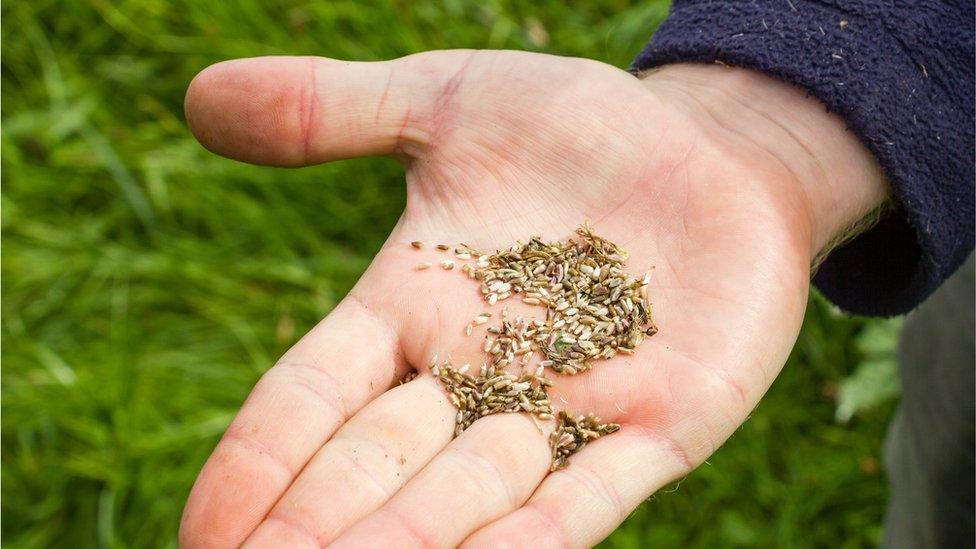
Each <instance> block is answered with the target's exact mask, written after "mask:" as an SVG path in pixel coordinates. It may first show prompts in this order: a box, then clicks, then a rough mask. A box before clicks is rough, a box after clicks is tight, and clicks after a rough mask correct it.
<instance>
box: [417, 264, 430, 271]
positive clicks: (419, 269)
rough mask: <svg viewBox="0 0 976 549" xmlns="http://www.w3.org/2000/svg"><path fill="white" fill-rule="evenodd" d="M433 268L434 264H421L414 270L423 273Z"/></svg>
mask: <svg viewBox="0 0 976 549" xmlns="http://www.w3.org/2000/svg"><path fill="white" fill-rule="evenodd" d="M432 266H433V264H432V263H420V264H418V265H417V266H416V267H414V269H417V270H418V271H422V270H424V269H429V268H431V267H432Z"/></svg>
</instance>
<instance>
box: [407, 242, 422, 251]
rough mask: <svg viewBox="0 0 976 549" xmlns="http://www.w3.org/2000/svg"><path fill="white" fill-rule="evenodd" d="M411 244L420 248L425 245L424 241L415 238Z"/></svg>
mask: <svg viewBox="0 0 976 549" xmlns="http://www.w3.org/2000/svg"><path fill="white" fill-rule="evenodd" d="M410 245H411V246H413V247H414V248H417V249H418V250H419V249H420V248H423V247H424V243H423V242H421V241H419V240H414V241H413V242H411V243H410Z"/></svg>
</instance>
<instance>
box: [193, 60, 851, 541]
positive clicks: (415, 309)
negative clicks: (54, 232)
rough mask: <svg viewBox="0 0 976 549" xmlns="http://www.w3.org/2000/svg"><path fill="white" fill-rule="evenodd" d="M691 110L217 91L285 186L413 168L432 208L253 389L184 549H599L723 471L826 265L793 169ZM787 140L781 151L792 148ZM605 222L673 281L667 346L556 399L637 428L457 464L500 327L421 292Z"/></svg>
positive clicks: (400, 78) (219, 148) (530, 71)
mask: <svg viewBox="0 0 976 549" xmlns="http://www.w3.org/2000/svg"><path fill="white" fill-rule="evenodd" d="M652 79H653V77H652ZM679 88H680V87H679V86H674V85H671V84H670V83H668V82H667V81H665V80H664V79H662V80H661V82H660V83H659V84H657V85H654V84H652V83H651V82H650V81H641V80H638V79H636V78H634V77H633V76H631V75H629V74H627V73H625V72H623V71H620V70H618V69H615V68H612V67H610V66H607V65H603V64H600V63H596V62H593V61H587V60H582V59H569V58H558V57H551V56H543V55H538V54H528V53H518V52H489V51H479V52H473V51H448V52H431V53H426V54H420V55H415V56H410V57H407V58H403V59H400V60H396V61H391V62H385V63H350V62H342V61H335V60H329V59H322V58H260V59H251V60H242V61H234V62H230V63H224V64H219V65H215V66H214V67H211V68H209V69H207V70H206V71H204V72H203V73H201V75H200V76H198V77H197V79H196V80H195V81H194V83H193V84H192V85H191V88H190V91H189V93H188V96H187V115H188V120H189V122H190V125H191V128H192V129H193V131H194V133H195V134H196V135H197V136H198V138H199V139H200V140H201V141H202V142H203V143H204V144H205V145H206V146H207V147H208V148H211V149H212V150H214V151H215V152H218V153H220V154H224V155H227V156H230V157H233V158H238V159H241V160H245V161H250V162H255V163H261V164H275V165H286V166H297V165H305V164H313V163H319V162H325V161H330V160H335V159H339V158H348V157H354V156H366V155H393V156H396V157H398V158H400V159H402V160H403V161H404V163H405V165H406V177H407V182H408V186H407V192H408V200H407V208H406V211H405V212H404V214H403V216H402V218H401V220H400V222H399V224H398V225H397V227H396V228H395V229H394V231H393V233H392V234H391V235H390V238H389V240H388V241H387V243H386V244H385V245H384V247H383V249H382V250H381V251H380V253H379V254H378V255H377V256H376V258H375V260H374V261H373V263H372V265H371V266H370V268H369V269H368V271H367V272H366V273H365V274H364V275H363V277H362V278H361V279H360V281H359V283H358V284H357V285H356V286H355V288H354V289H353V290H352V291H351V292H350V294H349V296H347V297H346V299H344V300H343V301H342V303H340V304H339V305H338V306H337V307H336V309H335V310H334V311H333V312H332V313H331V314H330V315H329V316H328V317H327V318H326V319H325V320H323V321H322V322H321V323H320V324H319V325H318V326H316V327H315V328H313V329H312V331H311V332H310V333H309V334H308V335H306V336H305V337H304V338H303V339H302V340H301V341H299V342H298V343H297V344H296V345H295V346H294V347H293V348H292V349H291V350H289V351H288V352H287V353H286V354H285V356H284V357H282V359H281V360H280V361H279V362H278V363H277V364H276V365H275V366H274V367H273V368H272V369H270V370H269V371H268V372H267V373H266V374H265V376H264V377H263V378H262V379H261V381H260V382H259V383H258V384H257V386H256V387H255V388H254V391H253V392H252V393H251V395H250V397H249V398H248V400H247V402H246V403H245V404H244V407H243V408H242V410H241V411H240V413H239V414H238V416H237V418H236V419H235V420H234V422H233V423H232V425H231V426H230V427H229V428H228V430H227V433H226V434H225V435H224V437H223V439H222V440H221V442H220V444H219V446H218V447H217V449H216V450H215V451H214V453H213V455H212V456H211V458H210V460H209V461H208V462H207V464H206V466H205V467H204V469H203V471H202V472H201V473H200V477H199V478H198V480H197V483H196V485H195V486H194V489H193V492H192V493H191V496H190V500H189V502H188V504H187V507H186V511H185V514H184V519H183V524H182V528H181V541H182V543H184V544H185V545H187V546H231V545H239V544H244V545H248V546H255V547H258V546H303V545H308V546H316V545H325V544H329V545H336V546H385V547H407V546H453V545H459V544H465V545H470V546H488V545H491V546H498V545H501V546H505V545H515V546H523V545H525V546H528V545H535V546H551V545H565V546H578V545H592V544H594V543H596V542H597V541H599V540H600V539H602V538H603V537H605V536H606V535H607V534H608V533H610V532H611V531H612V530H613V528H615V527H616V526H617V525H618V524H619V523H620V522H621V521H623V519H624V518H625V517H626V516H627V515H628V514H629V513H630V511H631V510H633V508H634V507H635V506H637V505H638V504H639V503H640V502H641V501H642V500H643V499H645V498H646V497H648V496H649V495H650V494H651V493H653V492H654V491H655V490H656V489H658V488H659V487H661V486H662V485H664V484H665V483H667V482H669V481H672V480H674V479H676V478H679V477H680V476H682V475H684V474H686V473H688V472H689V471H691V470H692V469H693V468H694V467H695V466H697V465H698V464H700V463H701V462H702V461H703V460H704V459H706V458H707V457H708V456H709V455H710V454H711V453H712V452H713V451H714V450H715V449H716V448H717V447H718V446H719V445H720V444H721V443H722V442H723V441H724V440H725V439H726V438H727V437H728V436H729V435H730V434H731V433H732V432H733V430H734V429H735V428H736V427H737V426H738V425H739V424H740V423H741V422H742V421H744V419H745V418H746V416H747V414H748V413H749V412H750V410H751V409H752V408H753V406H755V404H756V403H757V402H758V400H759V398H760V397H761V395H762V394H763V393H764V392H765V391H766V389H767V388H768V386H769V384H770V383H771V382H772V380H773V379H774V377H775V376H776V374H777V373H778V371H779V369H780V368H781V366H782V364H783V363H784V361H785V359H786V357H787V354H788V353H789V350H790V348H791V347H792V344H793V342H794V340H795V338H796V335H797V332H798V330H799V326H800V322H801V318H802V315H803V310H804V307H805V303H806V296H807V286H808V279H809V265H810V260H811V256H812V254H813V253H815V252H816V251H817V249H818V247H819V246H820V245H823V244H824V242H823V238H821V237H820V236H819V229H818V226H817V224H816V223H815V222H813V221H811V218H812V216H813V213H812V212H811V205H810V201H809V196H808V195H806V194H805V193H804V191H803V185H802V181H800V180H799V179H802V177H801V176H799V175H797V171H796V170H794V169H791V167H790V166H789V165H788V164H786V163H784V162H783V160H782V157H781V156H780V155H777V154H775V151H774V150H773V149H775V147H767V146H765V144H766V142H765V141H764V139H753V138H743V136H742V135H741V133H738V132H736V131H735V129H734V128H731V127H730V126H729V125H727V124H723V123H722V120H723V113H720V112H719V113H716V112H711V111H710V109H709V108H708V105H707V104H705V103H700V102H698V101H696V100H695V99H694V97H693V96H692V95H690V94H688V93H685V91H683V90H682V89H679ZM769 126H770V128H769V129H767V130H764V131H765V132H766V133H764V134H763V135H764V136H765V137H766V138H768V140H769V143H776V142H785V141H788V140H789V139H790V136H789V135H788V132H787V131H786V130H784V129H782V128H779V127H778V126H776V125H774V124H769ZM777 128H779V129H777ZM777 132H781V133H777ZM838 215H840V214H838ZM584 221H588V222H589V223H590V224H591V225H592V226H593V228H594V230H595V231H596V232H597V233H598V234H600V235H601V236H604V237H607V238H609V239H610V240H612V241H614V242H617V243H618V244H621V245H622V246H623V247H624V248H625V249H627V250H628V251H629V252H630V260H629V262H628V268H629V270H630V272H631V274H632V275H634V276H638V277H639V276H641V274H643V272H644V271H646V270H649V269H653V276H652V279H651V283H650V285H649V288H648V296H649V299H650V301H651V303H652V304H653V307H654V314H655V322H656V324H657V325H658V327H659V328H660V332H659V333H658V334H657V335H655V336H654V337H652V338H649V339H648V340H646V341H645V342H644V344H643V345H642V346H640V347H639V348H638V351H637V353H636V354H635V355H633V356H617V357H615V358H613V359H611V360H608V361H601V362H599V363H598V364H597V367H596V368H595V369H594V370H592V371H589V372H586V373H584V374H580V375H577V376H572V377H570V376H557V377H556V379H555V381H556V385H555V387H554V388H553V389H552V391H551V395H552V401H553V403H554V405H555V407H556V408H557V409H568V410H570V411H574V412H588V411H593V412H595V413H596V414H597V415H598V416H600V417H601V418H602V419H603V420H604V421H613V422H617V423H620V424H621V426H622V428H621V430H620V431H619V432H618V433H616V434H613V435H612V436H608V437H606V438H603V439H600V440H598V441H596V442H594V443H592V444H590V445H588V446H587V447H586V448H585V449H584V450H582V451H581V452H580V453H578V454H576V455H575V456H573V458H572V460H571V464H570V465H569V466H568V467H567V468H565V469H562V470H560V471H557V472H555V473H552V474H548V467H549V460H550V453H549V448H548V444H547V441H546V437H545V435H544V434H543V433H542V432H540V430H539V428H538V427H537V425H536V424H535V423H534V422H533V421H532V420H531V419H530V418H529V417H527V416H524V415H521V414H499V415H495V416H489V417H486V418H484V419H482V420H479V421H478V422H476V423H475V424H474V425H473V426H472V427H471V428H470V429H468V430H467V431H465V432H464V433H463V434H462V435H461V436H459V437H458V438H456V439H452V437H453V429H454V414H455V410H454V408H453V406H452V405H451V403H450V401H449V400H448V399H447V398H446V395H445V394H444V391H443V389H442V388H441V387H440V386H438V384H437V382H436V381H435V380H434V379H433V378H432V377H431V376H430V375H429V373H428V372H427V369H426V366H427V365H428V364H429V363H430V361H431V359H432V358H433V357H434V356H435V355H436V356H439V357H441V358H442V359H450V360H451V361H452V362H454V363H455V364H461V363H465V362H470V363H472V364H473V365H478V364H480V363H481V361H482V357H481V349H480V337H476V336H470V337H468V336H465V334H464V329H463V328H464V326H465V325H466V324H467V323H468V322H469V321H470V320H471V318H472V317H474V316H475V315H477V314H478V313H480V312H482V311H485V310H486V307H487V305H486V304H485V303H484V302H483V300H482V299H481V296H480V294H479V292H478V291H477V286H476V285H475V284H473V283H472V282H471V281H470V280H468V279H467V278H465V277H464V276H462V275H460V274H459V273H458V272H457V271H456V270H455V271H445V270H442V269H438V268H435V269H430V270H426V271H421V272H418V271H415V270H413V266H414V265H416V264H417V263H419V262H422V261H431V262H436V261H439V260H441V259H447V256H444V255H438V254H440V252H437V251H436V250H434V249H433V246H432V244H434V243H446V244H451V245H456V244H457V243H458V242H465V243H467V244H470V245H472V246H476V247H478V248H481V249H495V248H499V247H507V246H508V245H510V244H511V243H512V242H514V241H515V240H516V239H523V240H524V239H525V238H527V237H528V236H530V235H533V234H539V235H542V236H543V237H544V238H546V239H565V238H567V237H568V236H570V234H571V233H572V231H573V229H574V228H575V227H577V226H578V225H580V224H581V223H582V222H584ZM414 240H420V241H424V242H426V243H428V246H427V247H425V248H424V249H422V250H420V251H418V250H415V249H413V248H412V247H411V246H410V245H409V242H411V241H414ZM510 307H512V308H513V309H518V306H516V305H511V306H510ZM537 312H538V311H537V310H532V309H528V308H527V309H526V313H527V314H537ZM479 335H480V334H479ZM414 369H417V370H420V372H421V374H422V375H421V376H420V377H418V378H417V379H415V380H413V381H410V382H408V383H406V384H402V385H401V384H400V383H399V380H400V379H402V378H403V376H405V375H406V374H407V373H408V372H409V371H411V370H414Z"/></svg>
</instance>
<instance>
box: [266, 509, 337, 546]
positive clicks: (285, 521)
mask: <svg viewBox="0 0 976 549" xmlns="http://www.w3.org/2000/svg"><path fill="white" fill-rule="evenodd" d="M264 522H265V524H270V523H272V522H277V523H278V524H281V525H282V526H284V527H285V528H288V529H289V530H291V531H293V532H296V533H298V534H299V535H301V536H302V537H304V538H306V539H308V540H309V541H311V542H313V543H314V544H315V545H317V546H319V547H324V545H323V544H322V542H320V541H319V540H318V538H317V537H315V534H314V533H313V532H312V531H311V530H309V529H308V528H307V527H306V526H305V525H304V524H302V523H301V522H296V521H293V520H291V519H289V518H285V516H284V515H279V514H277V513H275V512H273V511H272V514H271V515H268V518H266V519H264Z"/></svg>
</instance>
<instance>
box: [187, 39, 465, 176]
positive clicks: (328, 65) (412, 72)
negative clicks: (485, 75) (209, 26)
mask: <svg viewBox="0 0 976 549" xmlns="http://www.w3.org/2000/svg"><path fill="white" fill-rule="evenodd" d="M471 56H472V52H464V51H442V52H430V53H423V54H418V55H413V56H409V57H404V58H401V59H396V60H393V61H383V62H374V63H360V62H350V61H338V60H334V59H327V58H323V57H257V58H251V59H238V60H234V61H225V62H222V63H217V64H215V65H211V66H210V67H208V68H206V69H205V70H203V71H202V72H201V73H200V74H198V75H197V76H196V77H195V78H194V79H193V81H192V82H191V83H190V86H189V89H188V90H187V93H186V100H185V111H186V119H187V123H188V125H189V127H190V130H191V131H192V132H193V135H194V136H196V138H197V139H198V140H199V141H200V143H202V144H203V146H205V147H206V148H208V149H209V150H211V151H213V152H215V153H217V154H220V155H223V156H227V157H229V158H234V159H236V160H242V161H245V162H252V163H255V164H268V165H275V166H303V165H309V164H316V163H320V162H328V161H330V160H338V159H342V158H352V157H357V156H372V155H385V154H405V155H408V156H414V157H416V156H419V155H420V154H421V153H422V151H423V147H424V145H425V144H426V143H427V141H428V140H429V137H430V135H431V130H430V126H431V121H432V120H435V119H436V117H435V114H436V113H437V111H439V110H440V108H441V107H443V106H444V104H445V103H446V101H445V99H449V98H450V97H451V96H453V95H454V94H456V93H457V92H458V91H459V87H460V83H461V79H462V74H463V72H464V68H465V66H466V65H467V61H468V60H469V59H470V58H471Z"/></svg>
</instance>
